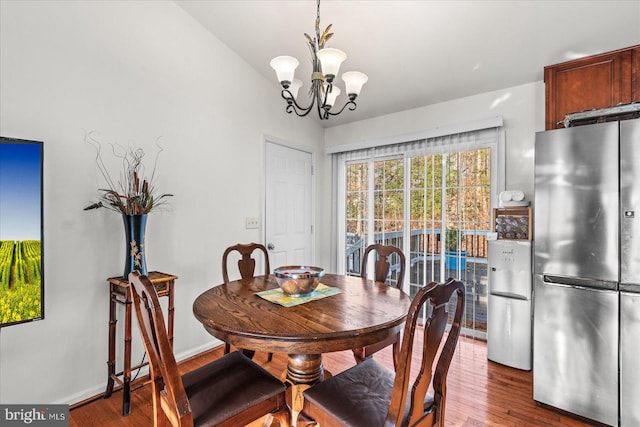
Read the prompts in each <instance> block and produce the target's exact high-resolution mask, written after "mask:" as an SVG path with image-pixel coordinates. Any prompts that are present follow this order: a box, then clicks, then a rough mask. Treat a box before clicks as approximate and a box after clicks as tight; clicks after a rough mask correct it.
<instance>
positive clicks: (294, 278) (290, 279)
mask: <svg viewBox="0 0 640 427" xmlns="http://www.w3.org/2000/svg"><path fill="white" fill-rule="evenodd" d="M273 274H274V275H275V276H276V281H277V282H278V286H280V289H282V292H284V293H285V294H287V295H291V296H302V295H307V294H310V293H311V292H313V291H314V290H315V289H316V288H317V287H318V283H320V278H321V277H322V276H324V269H322V268H320V267H309V266H303V265H287V266H284V267H278V268H276V269H275V270H273Z"/></svg>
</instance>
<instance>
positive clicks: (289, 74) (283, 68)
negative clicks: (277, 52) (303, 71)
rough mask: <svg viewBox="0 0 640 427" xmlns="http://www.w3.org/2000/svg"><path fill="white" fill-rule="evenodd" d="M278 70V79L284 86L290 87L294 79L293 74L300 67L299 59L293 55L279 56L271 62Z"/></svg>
mask: <svg viewBox="0 0 640 427" xmlns="http://www.w3.org/2000/svg"><path fill="white" fill-rule="evenodd" d="M269 65H271V68H273V69H274V70H276V75H277V76H278V81H279V82H280V84H281V85H282V87H283V88H285V89H288V88H289V85H291V82H292V81H293V75H294V74H295V71H296V68H298V60H297V59H296V58H294V57H292V56H277V57H275V58H273V59H272V60H271V62H270V63H269Z"/></svg>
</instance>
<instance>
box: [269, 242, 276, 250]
mask: <svg viewBox="0 0 640 427" xmlns="http://www.w3.org/2000/svg"><path fill="white" fill-rule="evenodd" d="M275 248H276V247H275V245H274V244H273V243H269V244H268V245H267V249H269V250H270V251H272V250H274V249H275Z"/></svg>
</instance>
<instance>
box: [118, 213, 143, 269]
mask: <svg viewBox="0 0 640 427" xmlns="http://www.w3.org/2000/svg"><path fill="white" fill-rule="evenodd" d="M122 220H123V221H124V232H125V235H126V245H127V247H126V257H125V262H124V274H123V278H124V280H129V273H131V272H132V271H133V270H138V271H140V273H142V274H144V275H147V273H148V271H147V260H146V257H145V252H146V251H145V247H144V235H145V230H146V227H147V215H146V214H145V215H122Z"/></svg>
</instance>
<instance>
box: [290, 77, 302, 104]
mask: <svg viewBox="0 0 640 427" xmlns="http://www.w3.org/2000/svg"><path fill="white" fill-rule="evenodd" d="M301 87H302V80H300V79H293V82H291V86H289V92H291V96H292V97H293V99H295V98H296V97H297V96H298V91H299V90H300V88H301Z"/></svg>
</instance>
